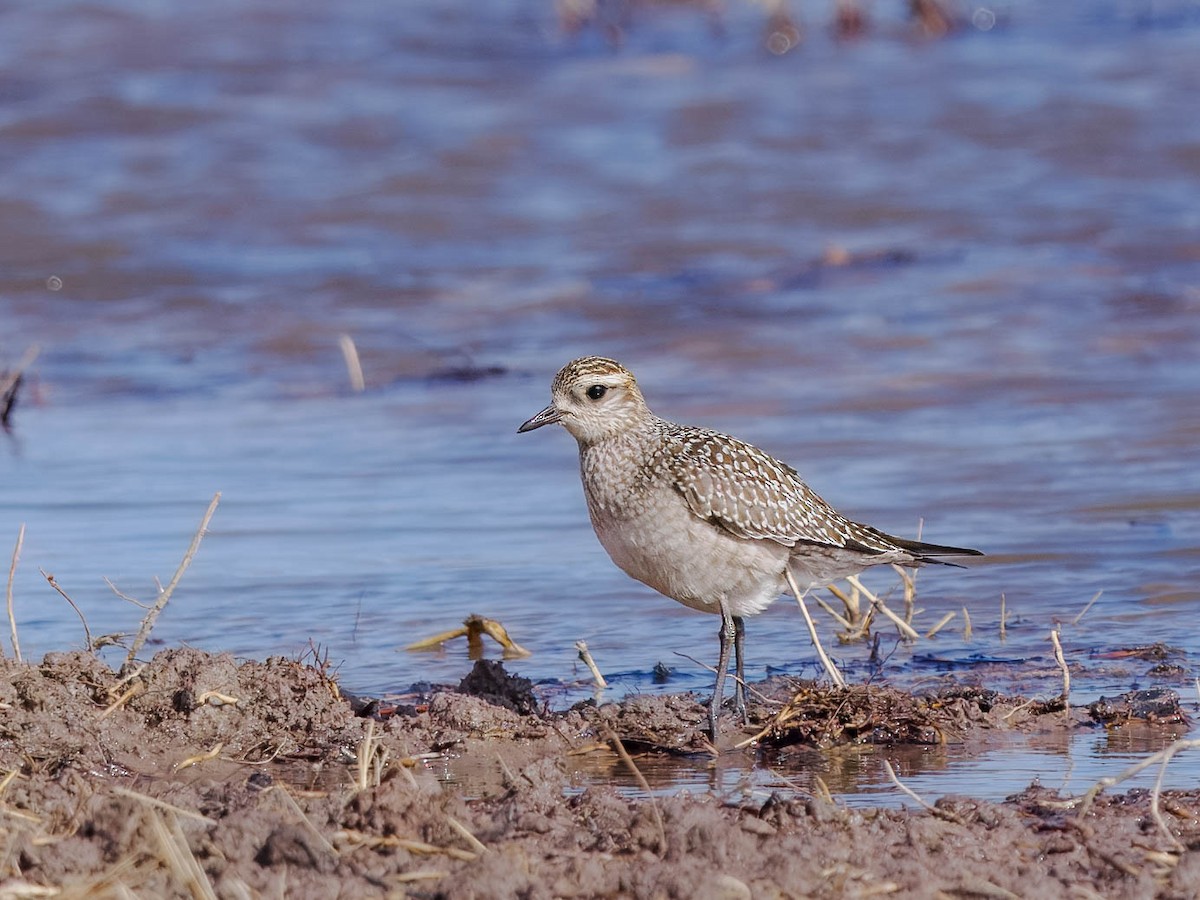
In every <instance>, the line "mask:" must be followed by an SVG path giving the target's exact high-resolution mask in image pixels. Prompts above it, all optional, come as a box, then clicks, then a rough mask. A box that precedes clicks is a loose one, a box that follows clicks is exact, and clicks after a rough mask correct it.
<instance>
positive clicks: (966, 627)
mask: <svg viewBox="0 0 1200 900" xmlns="http://www.w3.org/2000/svg"><path fill="white" fill-rule="evenodd" d="M962 612H963V640H964V641H969V640H970V639H971V613H970V612H969V611H968V610H967V608H966V607H965V606H964V607H963V608H962Z"/></svg>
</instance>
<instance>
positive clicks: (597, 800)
mask: <svg viewBox="0 0 1200 900" xmlns="http://www.w3.org/2000/svg"><path fill="white" fill-rule="evenodd" d="M2 665H3V671H4V677H3V678H0V704H2V705H3V707H2V716H0V722H2V723H3V724H2V725H0V778H2V781H0V813H2V817H0V835H2V837H3V847H4V850H3V855H2V856H0V859H2V860H3V868H2V869H0V896H2V897H43V896H56V897H83V896H88V897H93V896H114V897H117V896H120V897H130V896H156V897H174V896H180V897H185V896H191V897H211V896H217V897H279V896H287V897H364V896H413V897H446V898H471V897H480V898H482V897H531V898H542V897H546V898H549V897H639V898H640V897H646V898H652V897H679V898H684V897H689V898H725V897H728V898H735V897H867V896H897V897H938V896H943V897H1014V896H1019V897H1064V896H1070V897H1093V896H1103V897H1130V898H1136V897H1154V896H1157V897H1193V896H1196V895H1197V893H1198V892H1200V852H1197V850H1195V849H1193V847H1197V848H1200V791H1189V792H1176V791H1164V792H1163V793H1162V794H1161V796H1160V797H1158V798H1157V799H1158V802H1159V806H1160V811H1159V814H1158V819H1161V822H1162V825H1165V826H1166V828H1167V831H1164V830H1163V827H1162V825H1160V824H1159V821H1158V820H1156V818H1155V815H1154V812H1153V810H1152V808H1151V805H1152V800H1153V799H1155V798H1153V797H1152V796H1151V792H1148V791H1145V790H1141V791H1128V792H1122V791H1121V789H1120V787H1119V786H1118V787H1114V788H1112V789H1111V790H1110V791H1106V792H1103V793H1099V794H1098V795H1097V796H1096V797H1095V799H1094V801H1093V802H1091V803H1090V804H1087V809H1086V810H1082V809H1081V808H1080V805H1079V804H1078V803H1073V804H1072V803H1063V802H1062V798H1059V797H1057V796H1055V795H1054V794H1053V793H1052V792H1048V791H1042V790H1037V789H1033V788H1031V789H1029V790H1027V791H1025V792H1023V793H1022V794H1020V795H1018V796H1015V797H1011V798H1009V799H1008V800H1006V801H1004V802H1002V803H993V802H987V801H982V800H976V799H971V798H968V797H947V798H943V799H942V800H940V801H938V803H936V804H935V805H934V806H933V808H932V809H930V810H924V809H920V808H918V807H916V805H915V804H914V805H913V807H912V808H911V809H848V808H846V807H844V806H842V805H839V804H838V803H837V802H836V800H831V798H828V797H826V798H821V797H815V796H803V795H799V794H795V793H791V794H785V793H782V792H781V793H775V794H772V795H771V796H769V797H767V798H766V799H765V801H764V800H763V799H762V798H759V797H753V798H752V797H749V796H746V797H743V798H739V799H731V798H728V797H726V798H722V797H717V796H714V795H712V794H698V795H688V794H687V793H680V794H679V795H677V796H671V797H665V796H657V797H654V798H652V799H651V798H647V797H644V796H643V797H640V798H639V797H630V796H629V795H628V793H627V792H626V793H622V792H619V791H617V790H616V789H615V788H613V787H612V786H611V785H606V784H595V783H593V784H589V785H586V786H584V787H582V789H580V785H579V784H578V783H577V779H576V777H575V773H576V771H577V767H576V766H575V764H574V760H576V759H578V758H579V757H580V756H583V755H597V754H600V755H606V757H608V758H610V764H611V765H612V766H614V767H622V766H628V765H629V764H630V763H629V762H626V761H625V760H624V759H623V758H622V757H621V755H620V754H621V752H622V750H624V751H627V752H629V753H630V754H631V756H632V757H633V759H632V765H633V766H636V764H637V763H636V757H638V756H639V755H640V754H643V753H648V752H676V753H695V754H704V753H705V752H707V751H706V748H705V746H704V744H705V742H704V738H703V736H702V735H701V733H700V729H699V728H698V727H697V726H699V725H701V724H702V722H703V716H704V712H703V709H702V707H701V705H700V703H699V702H698V701H697V699H696V698H693V697H691V696H689V695H669V696H662V697H637V698H632V699H630V700H628V701H626V702H623V703H620V704H605V705H603V706H601V707H599V708H596V707H595V706H594V705H591V704H578V705H577V706H576V707H574V708H573V709H571V710H569V711H566V712H557V713H542V712H539V711H538V710H537V708H536V704H532V705H523V703H522V698H523V697H524V696H525V694H526V693H527V692H528V683H527V682H523V680H520V679H509V678H507V677H506V676H505V675H504V673H503V671H502V670H500V669H497V668H496V667H495V666H491V667H484V668H483V669H480V670H478V671H477V672H476V673H475V674H474V675H473V677H474V679H475V681H474V682H472V681H470V679H468V682H467V683H466V684H465V685H464V686H465V687H466V688H468V689H470V690H472V691H474V692H475V693H476V694H482V695H483V696H474V695H471V694H467V693H462V692H459V691H457V690H446V691H439V692H436V693H433V694H432V695H431V696H429V697H427V698H421V700H420V701H419V702H417V703H414V704H413V705H412V706H410V707H402V708H398V709H395V710H392V709H386V708H385V710H384V712H385V713H392V714H390V715H387V716H386V717H384V718H378V719H376V718H363V717H360V716H357V715H356V714H355V711H354V709H353V708H352V706H351V704H350V703H349V702H348V701H347V700H346V699H344V698H342V697H341V695H340V692H339V691H338V689H337V687H336V684H335V683H334V682H333V681H332V680H330V679H329V678H328V677H327V676H326V674H325V673H323V672H322V671H319V670H318V669H316V668H313V667H312V666H309V665H304V664H301V663H299V662H296V661H294V660H285V659H279V658H275V659H270V660H267V661H266V662H241V663H239V662H237V661H235V660H234V659H233V658H231V657H230V656H228V655H212V654H208V653H204V652H202V651H198V650H191V649H176V650H166V651H162V652H160V653H158V654H157V655H156V656H155V657H154V658H153V659H152V660H151V661H150V662H149V663H148V664H146V665H145V666H144V667H143V668H141V669H140V670H139V671H137V674H136V676H134V677H131V678H127V679H124V680H122V679H120V678H119V677H118V675H117V674H116V673H114V672H112V671H111V670H110V669H109V668H108V667H107V666H106V665H105V664H103V663H102V662H100V661H98V660H97V659H95V658H94V657H93V656H91V655H89V654H86V653H82V652H78V653H59V654H50V655H48V656H47V657H46V658H45V660H43V661H42V662H41V663H40V664H29V663H25V664H18V663H15V662H13V661H11V660H4V661H3V663H2ZM776 687H777V689H778V686H776ZM792 693H793V696H792V698H788V697H786V696H783V697H782V703H783V704H784V707H783V708H790V709H791V711H792V712H791V714H790V716H791V717H790V719H788V722H787V723H785V724H784V726H783V727H782V728H777V729H775V731H774V732H772V734H771V735H767V736H764V737H763V740H766V741H772V740H773V741H777V742H779V741H783V742H799V743H803V744H806V745H810V746H817V747H821V746H835V745H837V744H842V743H847V742H864V741H869V742H883V743H897V742H899V743H904V742H913V741H916V742H924V741H939V740H947V739H953V740H966V741H971V740H979V741H980V744H981V746H982V745H983V744H985V743H986V738H987V734H988V733H989V732H990V731H994V730H995V729H1032V728H1036V729H1047V728H1077V727H1080V723H1081V722H1082V721H1083V720H1085V719H1086V718H1087V716H1088V713H1087V711H1086V710H1072V711H1071V713H1070V714H1069V715H1067V716H1064V715H1063V714H1062V713H1061V712H1059V713H1056V714H1048V713H1049V711H1048V710H1045V711H1039V710H1038V709H1037V708H1036V707H1035V705H1033V704H1030V703H1028V702H1027V701H1024V700H1022V699H1021V698H1015V697H1014V698H1010V697H1002V696H1000V695H996V694H994V693H992V692H984V691H978V690H972V689H963V690H959V691H957V692H954V691H951V692H942V693H941V694H938V695H936V696H933V697H919V696H914V695H911V694H906V693H904V692H901V691H896V690H893V689H890V688H887V687H884V686H878V687H874V686H873V687H858V688H852V689H848V690H846V691H840V692H835V691H829V690H824V689H820V688H817V687H813V686H799V687H798V688H796V687H795V686H793V692H792ZM788 699H792V700H793V701H794V702H793V703H792V705H791V707H787V706H786V703H787V701H788ZM504 704H507V706H506V705H504ZM1043 705H1045V704H1043ZM509 707H512V708H509ZM779 708H780V707H778V706H777V707H776V708H775V709H774V710H769V709H767V708H766V707H765V706H759V707H758V708H756V709H755V710H754V711H753V714H752V718H753V717H754V716H757V717H759V718H760V719H761V720H765V719H766V718H768V717H769V715H772V714H774V715H778V709H779ZM1164 712H1169V711H1166V710H1164V708H1162V707H1161V706H1160V707H1159V708H1158V711H1157V712H1156V713H1154V714H1155V715H1162V714H1164ZM760 728H761V724H760ZM752 735H753V731H752V730H751V731H749V732H747V733H743V732H742V731H741V730H740V729H735V728H734V726H733V724H732V723H731V722H727V723H726V731H725V732H723V734H722V736H721V741H720V743H721V749H722V752H725V753H738V752H753V751H751V750H745V749H743V750H738V749H735V748H734V746H733V745H734V744H736V743H738V742H740V741H743V740H745V739H746V738H747V737H750V736H752ZM614 736H615V737H617V738H619V739H620V741H619V744H620V746H618V743H617V742H616V741H614V740H613V737H614ZM447 756H450V757H453V758H455V759H458V760H469V761H473V762H474V763H476V764H478V765H480V766H484V767H487V768H489V769H490V770H491V771H493V772H494V778H492V779H491V780H490V781H486V782H480V783H479V784H475V785H473V786H472V790H471V791H470V792H464V791H462V790H455V789H453V788H447V787H445V786H444V785H443V784H442V783H441V782H440V781H439V780H438V778H437V777H436V776H435V774H434V772H433V766H431V765H430V764H429V762H428V761H429V760H432V759H438V758H445V757H447ZM468 794H469V795H468Z"/></svg>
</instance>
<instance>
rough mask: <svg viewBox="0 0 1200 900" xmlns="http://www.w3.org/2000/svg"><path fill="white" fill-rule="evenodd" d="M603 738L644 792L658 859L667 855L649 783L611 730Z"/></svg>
mask: <svg viewBox="0 0 1200 900" xmlns="http://www.w3.org/2000/svg"><path fill="white" fill-rule="evenodd" d="M605 732H606V733H605V735H604V736H605V737H606V738H607V739H608V741H609V743H611V744H612V748H613V751H614V752H615V753H616V754H617V756H619V757H620V758H621V762H623V763H625V767H626V768H627V769H629V771H630V773H632V775H633V777H634V780H636V781H637V783H638V787H640V788H641V789H642V790H643V791H645V792H646V796H647V797H648V798H649V800H650V813H651V815H653V816H654V826H655V828H656V829H657V830H658V855H659V857H660V858H661V857H663V856H666V854H667V831H666V828H664V827H663V820H662V813H661V812H659V809H658V798H656V797H655V796H654V793H653V791H651V790H650V782H648V781H647V780H646V776H645V775H643V774H642V770H641V769H639V768H638V767H637V763H635V762H634V761H633V757H632V756H630V755H629V751H628V750H626V749H625V745H624V744H622V743H621V739H620V738H619V737H617V733H616V732H615V731H613V730H612V729H611V728H609V729H605Z"/></svg>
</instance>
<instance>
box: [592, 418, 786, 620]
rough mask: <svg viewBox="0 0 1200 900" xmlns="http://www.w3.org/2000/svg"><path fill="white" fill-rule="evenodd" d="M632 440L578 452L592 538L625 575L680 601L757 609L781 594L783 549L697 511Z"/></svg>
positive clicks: (736, 611)
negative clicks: (724, 527)
mask: <svg viewBox="0 0 1200 900" xmlns="http://www.w3.org/2000/svg"><path fill="white" fill-rule="evenodd" d="M652 459H653V454H650V453H647V452H646V449H645V448H644V447H641V446H637V440H636V437H635V438H633V439H628V438H627V439H626V440H624V441H607V442H604V443H603V444H600V445H595V446H592V447H588V448H583V449H581V452H580V466H581V474H582V476H583V486H584V494H585V495H586V497H587V502H588V513H589V514H590V516H591V520H592V526H593V527H594V528H595V530H596V536H597V537H598V538H599V539H600V543H601V544H602V545H603V546H604V549H605V550H607V551H608V555H609V556H610V557H612V560H613V562H614V563H616V564H617V566H619V567H620V568H621V569H622V570H623V571H624V572H625V573H626V574H628V575H630V576H631V577H633V578H636V579H637V580H638V581H641V582H643V583H644V584H647V585H649V586H650V587H652V588H654V589H655V590H656V591H658V592H660V593H662V594H665V595H666V596H668V597H671V598H672V599H674V600H677V601H679V602H680V603H682V604H684V605H685V606H689V607H691V608H693V609H698V610H701V611H704V612H711V613H719V612H720V605H721V602H722V601H724V602H725V603H726V604H727V605H728V607H729V611H730V613H732V614H733V615H738V616H743V615H753V614H755V613H758V612H761V611H762V610H763V609H764V608H765V607H766V606H767V605H768V604H769V603H770V602H771V601H772V600H774V599H775V598H776V597H778V596H779V594H780V593H782V591H783V589H784V586H785V583H784V579H783V570H784V566H785V565H786V564H787V559H788V555H789V552H788V549H787V548H786V547H783V546H781V545H780V544H777V543H774V542H772V541H765V540H747V539H742V538H738V537H735V536H733V535H731V534H729V533H728V532H727V531H724V530H722V529H721V528H719V527H718V526H716V525H714V524H713V523H711V522H708V521H706V520H704V519H701V518H699V517H698V516H696V515H695V514H694V513H693V512H692V511H691V509H690V508H689V507H688V505H687V503H686V501H685V500H684V498H683V496H682V495H681V494H680V493H679V491H678V490H676V489H675V487H674V485H673V483H672V481H671V479H670V478H669V476H668V475H667V473H665V472H662V471H658V470H655V469H654V467H653V465H652V464H648V463H647V460H652Z"/></svg>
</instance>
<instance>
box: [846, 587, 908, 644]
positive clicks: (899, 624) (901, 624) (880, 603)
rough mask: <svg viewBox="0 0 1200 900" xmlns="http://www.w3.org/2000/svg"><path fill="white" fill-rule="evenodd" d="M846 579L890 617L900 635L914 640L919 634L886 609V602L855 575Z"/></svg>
mask: <svg viewBox="0 0 1200 900" xmlns="http://www.w3.org/2000/svg"><path fill="white" fill-rule="evenodd" d="M846 580H847V581H848V582H850V583H851V584H852V585H854V586H855V587H856V588H858V589H859V590H860V591H862V592H863V594H864V595H865V596H866V598H867V599H868V600H869V601H870V602H871V605H872V606H873V607H875V608H876V609H877V610H879V611H880V612H881V613H883V614H884V615H885V616H887V617H888V618H889V619H891V620H892V624H893V625H895V626H896V628H897V629H899V631H900V633H901V634H902V635H904V636H905V637H906V638H908V639H909V640H910V641H915V640H916V639H917V638H919V637H920V635H919V634H917V630H916V629H915V628H913V627H912V626H911V625H909V624H908V623H907V622H905V621H904V620H903V619H902V618H900V617H899V616H898V615H896V614H895V613H894V612H892V611H891V610H890V609H888V607H887V604H885V603H884V602H883V601H882V600H880V599H879V598H878V597H876V596H875V595H874V594H872V593H871V592H870V591H869V590H867V589H866V588H865V587H864V586H863V584H862V582H861V581H859V580H858V576H857V575H850V576H849V577H847V578H846Z"/></svg>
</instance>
